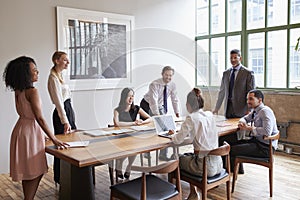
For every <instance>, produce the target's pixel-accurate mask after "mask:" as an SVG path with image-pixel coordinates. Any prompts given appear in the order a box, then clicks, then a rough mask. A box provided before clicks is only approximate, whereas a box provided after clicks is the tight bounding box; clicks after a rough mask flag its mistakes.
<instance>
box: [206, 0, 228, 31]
mask: <svg viewBox="0 0 300 200" xmlns="http://www.w3.org/2000/svg"><path fill="white" fill-rule="evenodd" d="M225 2H226V1H224V0H211V22H210V26H211V33H212V34H215V33H224V32H225Z"/></svg>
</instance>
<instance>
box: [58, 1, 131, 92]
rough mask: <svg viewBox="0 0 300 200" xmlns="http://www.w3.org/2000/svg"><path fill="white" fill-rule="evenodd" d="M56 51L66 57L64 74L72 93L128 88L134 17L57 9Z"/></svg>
mask: <svg viewBox="0 0 300 200" xmlns="http://www.w3.org/2000/svg"><path fill="white" fill-rule="evenodd" d="M56 12H57V13H56V14H57V41H58V44H57V45H58V50H59V51H65V52H66V53H68V56H69V59H70V65H69V68H68V70H67V72H66V74H64V78H65V81H66V82H67V83H68V84H69V85H70V87H71V89H72V90H95V89H109V88H118V87H124V86H130V84H131V83H132V80H131V77H132V74H131V71H132V70H131V69H132V66H131V65H132V58H131V31H132V29H133V25H134V17H133V16H129V15H121V14H114V13H105V12H98V11H90V10H82V9H74V8H65V7H57V8H56Z"/></svg>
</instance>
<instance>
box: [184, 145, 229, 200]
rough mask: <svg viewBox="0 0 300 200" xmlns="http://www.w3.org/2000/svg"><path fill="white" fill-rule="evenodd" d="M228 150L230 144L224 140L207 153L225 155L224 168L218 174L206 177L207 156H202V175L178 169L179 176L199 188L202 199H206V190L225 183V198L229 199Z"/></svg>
mask: <svg viewBox="0 0 300 200" xmlns="http://www.w3.org/2000/svg"><path fill="white" fill-rule="evenodd" d="M229 152H230V145H229V144H228V143H226V142H224V145H223V146H221V147H219V148H216V149H213V150H211V151H210V152H209V153H208V155H215V156H225V158H226V160H227V162H226V169H223V170H222V172H221V173H220V174H217V175H215V176H213V177H207V165H206V162H207V161H206V160H207V157H204V160H203V175H202V176H195V175H192V174H190V173H188V172H186V171H183V170H180V178H181V180H183V181H186V182H188V183H190V184H192V185H195V186H197V187H198V188H199V189H201V195H202V200H205V199H207V191H208V190H210V189H212V188H214V187H216V186H218V185H221V184H223V183H226V188H227V199H228V200H229V199H230V197H231V196H230V195H231V194H230V162H229Z"/></svg>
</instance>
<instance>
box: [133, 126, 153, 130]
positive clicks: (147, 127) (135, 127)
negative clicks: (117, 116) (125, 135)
mask: <svg viewBox="0 0 300 200" xmlns="http://www.w3.org/2000/svg"><path fill="white" fill-rule="evenodd" d="M130 128H131V129H133V130H135V131H149V130H155V127H153V126H131V127H130Z"/></svg>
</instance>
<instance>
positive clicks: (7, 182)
mask: <svg viewBox="0 0 300 200" xmlns="http://www.w3.org/2000/svg"><path fill="white" fill-rule="evenodd" d="M153 157H155V156H153ZM145 161H146V160H145ZM136 162H139V159H138V158H137V159H136ZM138 175H139V174H138V173H134V172H133V174H132V176H131V177H132V178H134V177H137V176H138ZM52 177H53V173H52V169H49V172H48V173H47V174H46V175H45V176H44V177H43V179H42V181H41V184H40V186H39V188H38V192H37V194H36V198H35V200H39V199H43V200H55V199H58V191H59V189H58V187H57V188H56V187H55V185H54V182H53V178H52ZM109 184H110V182H109V177H108V171H107V166H98V167H96V186H95V196H96V199H97V200H105V199H109V193H110V190H109ZM182 189H183V199H184V198H186V197H187V196H188V192H189V185H188V184H187V183H185V182H183V181H182ZM22 198H23V194H22V186H21V183H18V182H17V183H15V182H12V181H11V179H10V177H9V175H8V174H1V175H0V199H3V200H11V199H14V200H15V199H22ZM208 199H216V200H218V199H226V194H225V185H222V186H220V187H218V188H215V189H212V190H210V191H209V192H208ZM232 199H233V200H243V199H260V200H262V199H278V200H295V199H299V200H300V156H292V155H287V154H284V153H278V152H276V155H275V169H274V194H273V198H270V197H269V183H268V170H267V168H264V167H260V166H256V165H250V164H246V165H245V174H244V175H239V176H238V180H237V183H236V189H235V192H234V193H233V194H232Z"/></svg>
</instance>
